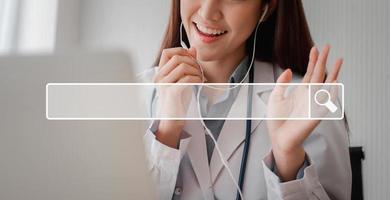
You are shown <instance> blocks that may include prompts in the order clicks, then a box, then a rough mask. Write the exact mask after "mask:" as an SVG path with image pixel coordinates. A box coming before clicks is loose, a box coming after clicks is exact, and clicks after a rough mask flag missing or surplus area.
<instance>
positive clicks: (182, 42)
mask: <svg viewBox="0 0 390 200" xmlns="http://www.w3.org/2000/svg"><path fill="white" fill-rule="evenodd" d="M267 12H268V5H266V7H265V10H264V13H263V15H262V16H261V18H260V21H259V22H258V23H257V26H256V29H255V36H254V42H253V50H252V59H251V64H250V66H249V69H248V71H247V73H246V74H245V76H244V78H243V79H242V80H241V81H240V83H239V84H236V85H234V86H233V87H229V88H227V90H232V89H235V88H237V87H238V86H240V85H241V84H242V83H243V82H244V81H245V80H246V79H247V77H248V75H249V72H250V70H251V68H252V67H253V62H254V59H255V54H256V40H257V31H258V28H259V26H260V23H261V22H263V20H264V18H265V16H266V14H267ZM182 29H183V23H181V25H180V44H181V46H182V47H183V48H185V49H188V47H187V45H186V44H185V43H184V41H183V38H182ZM198 65H199V63H198ZM199 66H200V65H199ZM200 70H201V73H202V84H200V87H199V88H198V91H197V95H196V98H197V107H198V114H199V116H200V117H202V113H201V108H200V92H201V90H202V88H203V86H206V87H208V88H211V89H217V90H226V89H222V88H218V87H213V86H209V85H205V84H204V79H205V78H204V77H205V76H204V71H203V68H202V67H201V66H200ZM200 121H201V124H202V126H203V127H204V128H205V130H206V134H208V135H209V136H210V138H211V139H212V141H213V143H214V146H215V149H216V150H217V152H218V155H219V157H220V160H221V162H222V164H223V166H224V167H225V168H226V170H227V172H228V174H229V177H230V178H231V180H232V182H233V184H234V186H235V187H236V188H237V191H238V192H239V195H240V197H241V199H242V200H243V199H244V198H243V194H242V191H241V189H240V187H239V185H238V183H237V181H236V179H235V178H234V175H233V173H232V171H231V169H230V167H229V166H228V163H227V160H226V159H225V157H224V156H223V154H222V151H221V149H220V148H219V145H218V143H217V140H216V139H215V137H214V136H213V134H212V133H211V131H210V129H208V128H207V126H206V124H205V123H204V120H200Z"/></svg>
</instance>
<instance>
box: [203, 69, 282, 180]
mask: <svg viewBox="0 0 390 200" xmlns="http://www.w3.org/2000/svg"><path fill="white" fill-rule="evenodd" d="M255 66H256V70H255V77H254V82H255V83H274V82H275V79H274V70H273V66H272V65H270V64H268V63H262V62H256V63H255ZM272 88H273V86H254V88H253V96H252V117H253V118H263V117H265V115H266V109H267V105H266V102H267V99H263V98H264V95H262V94H263V93H265V92H270V91H271V90H272ZM247 97H248V87H247V86H245V87H242V88H241V89H240V92H239V94H238V96H237V99H236V101H235V102H234V103H233V105H232V108H231V110H230V112H229V114H228V117H227V118H242V117H246V111H247V110H246V108H247ZM262 121H263V120H252V127H251V133H253V131H254V130H255V129H256V127H257V126H258V125H259V124H260V123H261V122H262ZM245 127H246V121H245V120H226V121H225V123H224V126H223V128H222V130H221V133H220V135H219V137H218V141H217V142H218V144H219V147H220V149H221V152H222V154H223V155H224V159H226V160H229V159H230V157H231V156H232V155H233V153H234V152H235V151H236V150H237V149H238V147H239V146H240V145H241V144H242V143H243V142H244V140H245ZM222 168H223V164H222V162H221V160H220V157H219V155H218V152H217V151H216V150H215V148H214V152H213V155H212V157H211V162H210V172H211V181H212V183H214V182H215V180H216V179H217V177H218V175H219V173H220V171H221V169H222Z"/></svg>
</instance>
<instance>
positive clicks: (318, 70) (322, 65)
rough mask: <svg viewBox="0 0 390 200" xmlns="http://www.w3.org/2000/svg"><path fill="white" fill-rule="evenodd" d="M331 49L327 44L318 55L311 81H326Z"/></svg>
mask: <svg viewBox="0 0 390 200" xmlns="http://www.w3.org/2000/svg"><path fill="white" fill-rule="evenodd" d="M329 51H330V46H329V45H325V47H324V48H323V49H322V52H321V53H320V55H319V56H318V60H317V63H316V65H315V67H314V71H313V76H312V77H311V80H310V82H312V83H322V82H324V78H325V70H326V62H327V59H328V55H329Z"/></svg>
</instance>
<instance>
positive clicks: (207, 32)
mask: <svg viewBox="0 0 390 200" xmlns="http://www.w3.org/2000/svg"><path fill="white" fill-rule="evenodd" d="M193 24H194V26H195V27H196V30H197V31H198V32H199V33H200V34H202V35H204V36H207V37H219V36H222V35H225V34H226V33H227V31H226V30H218V29H211V28H207V27H205V26H202V25H200V24H197V23H195V22H193Z"/></svg>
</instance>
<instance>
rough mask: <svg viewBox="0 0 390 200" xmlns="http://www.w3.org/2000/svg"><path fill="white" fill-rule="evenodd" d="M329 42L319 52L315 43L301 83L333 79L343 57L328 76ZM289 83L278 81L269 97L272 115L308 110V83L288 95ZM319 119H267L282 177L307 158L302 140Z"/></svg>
mask: <svg viewBox="0 0 390 200" xmlns="http://www.w3.org/2000/svg"><path fill="white" fill-rule="evenodd" d="M329 51H330V46H329V45H326V46H325V47H324V48H323V50H322V52H321V53H320V54H319V53H318V50H317V49H316V48H315V47H313V48H312V49H311V51H310V56H309V57H310V58H309V64H308V67H307V72H306V74H305V76H304V77H303V79H302V83H324V81H325V82H326V83H334V82H336V80H337V77H338V73H339V71H340V68H341V65H342V59H338V60H337V61H336V63H335V64H334V67H333V69H332V71H331V73H329V74H328V76H327V78H326V80H325V70H326V62H327V59H328V54H329ZM291 80H292V72H291V70H290V69H287V70H285V71H284V72H283V73H282V74H281V75H280V76H279V78H278V80H277V83H290V82H291ZM286 88H287V86H281V85H277V86H276V87H275V88H274V90H273V91H272V93H271V95H270V97H269V100H268V110H267V114H268V116H269V117H280V116H282V118H288V117H293V118H296V117H300V116H304V115H307V113H308V108H307V107H308V105H309V104H308V101H309V100H308V98H307V95H308V87H307V86H298V87H297V88H295V89H294V90H293V91H292V92H291V93H290V94H289V95H288V96H285V93H286ZM319 123H320V120H268V121H267V126H268V132H269V135H270V138H271V143H272V150H273V155H274V158H275V164H276V166H277V170H278V174H279V176H280V178H281V180H282V181H290V180H294V179H295V178H296V175H297V172H298V170H299V168H300V167H301V166H302V164H303V162H304V160H305V151H304V149H303V142H304V141H305V139H306V138H307V137H308V136H309V135H310V134H311V132H312V131H313V130H314V128H315V127H316V126H317V125H318V124H319Z"/></svg>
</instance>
